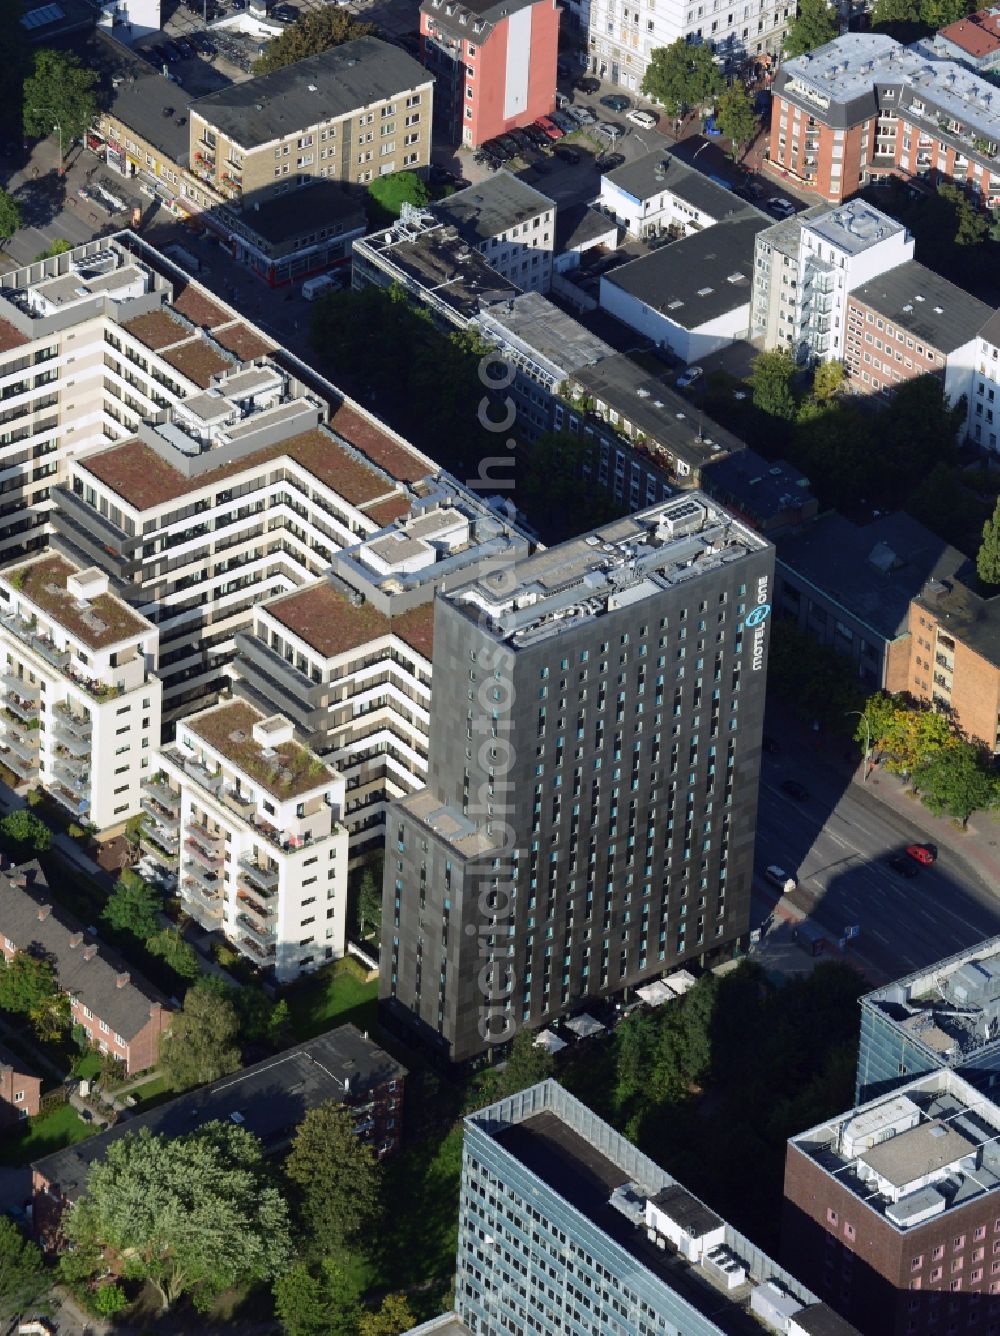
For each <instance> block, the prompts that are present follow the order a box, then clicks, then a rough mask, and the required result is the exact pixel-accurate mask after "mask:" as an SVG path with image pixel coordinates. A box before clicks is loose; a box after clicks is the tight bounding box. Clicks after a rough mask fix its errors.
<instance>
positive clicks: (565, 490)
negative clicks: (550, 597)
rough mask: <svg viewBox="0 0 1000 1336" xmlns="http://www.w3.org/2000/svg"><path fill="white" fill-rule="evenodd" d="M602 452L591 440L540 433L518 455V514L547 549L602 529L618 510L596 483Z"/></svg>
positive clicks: (565, 433)
mask: <svg viewBox="0 0 1000 1336" xmlns="http://www.w3.org/2000/svg"><path fill="white" fill-rule="evenodd" d="M600 462H601V448H600V446H599V445H598V444H597V442H596V441H595V440H594V438H593V437H592V436H577V435H576V433H575V432H571V431H553V432H545V433H543V434H542V435H541V436H536V437H535V439H534V440H533V441H526V442H525V443H524V444H523V445H522V446H521V447H520V448H519V450H518V454H517V468H516V470H515V472H514V481H515V484H516V491H515V495H516V499H517V504H518V508H519V509H520V510H522V511H523V512H524V514H525V515H527V517H528V519H529V521H530V522H531V523H532V524H533V525H534V527H535V528H536V529H537V530H538V532H539V533H540V534H541V536H542V538H543V539H544V540H545V542H546V543H558V542H562V541H563V540H564V539H566V538H572V537H573V535H574V534H578V533H582V532H583V531H584V530H586V529H593V528H596V526H597V525H599V524H606V523H607V522H608V520H611V519H614V518H616V517H617V516H618V515H621V514H622V513H623V507H622V506H621V504H620V503H619V502H617V501H615V499H614V497H613V496H612V495H611V493H610V492H608V491H607V490H606V489H605V488H604V487H601V486H598V485H597V482H596V479H597V473H598V469H599V467H600Z"/></svg>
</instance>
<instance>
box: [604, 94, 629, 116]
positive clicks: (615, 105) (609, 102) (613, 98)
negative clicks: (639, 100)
mask: <svg viewBox="0 0 1000 1336" xmlns="http://www.w3.org/2000/svg"><path fill="white" fill-rule="evenodd" d="M631 105H632V102H631V99H630V98H627V97H623V96H622V94H621V93H609V94H608V96H607V97H602V98H601V106H602V107H607V108H608V110H609V111H614V112H619V113H620V112H623V111H628V109H629V107H631Z"/></svg>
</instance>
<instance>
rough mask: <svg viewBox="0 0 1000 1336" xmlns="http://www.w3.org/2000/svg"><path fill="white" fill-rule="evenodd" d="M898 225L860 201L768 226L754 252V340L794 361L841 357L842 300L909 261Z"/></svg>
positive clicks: (909, 241) (908, 243)
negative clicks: (784, 352) (783, 351)
mask: <svg viewBox="0 0 1000 1336" xmlns="http://www.w3.org/2000/svg"><path fill="white" fill-rule="evenodd" d="M913 245H914V243H913V237H912V236H911V234H910V233H909V232H907V230H906V228H905V227H904V226H903V225H902V223H898V222H897V221H896V220H895V218H890V217H889V215H888V214H885V213H882V212H881V210H879V209H876V208H874V207H873V206H872V205H871V204H868V203H866V202H865V201H864V200H862V199H853V200H848V201H847V203H845V204H839V205H837V206H836V207H835V208H832V209H831V208H823V207H822V206H819V207H814V208H812V209H810V210H808V211H807V212H806V213H804V214H799V215H798V217H796V218H788V219H786V220H784V221H783V222H780V223H775V224H774V225H773V226H772V227H768V228H766V229H765V230H764V231H763V232H761V233H760V234H759V236H758V237H757V243H756V250H755V253H754V277H753V306H752V317H751V330H750V332H751V337H754V338H759V339H762V340H763V343H764V347H765V348H790V349H792V351H793V352H794V353H795V355H796V357H797V359H798V360H799V361H809V360H818V361H823V362H828V361H843V360H844V356H845V348H846V338H847V334H846V331H847V298H848V294H849V293H850V292H852V291H853V290H854V289H855V288H857V287H860V286H861V285H862V284H863V283H867V282H868V281H869V280H870V279H873V278H876V277H878V275H880V274H884V273H886V272H887V271H888V270H890V269H894V268H895V267H896V266H897V265H900V264H905V262H906V261H907V260H910V259H912V258H913Z"/></svg>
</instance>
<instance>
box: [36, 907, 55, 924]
mask: <svg viewBox="0 0 1000 1336" xmlns="http://www.w3.org/2000/svg"><path fill="white" fill-rule="evenodd" d="M51 913H52V906H51V905H39V906H38V922H39V923H44V922H45V920H46V919H47V918H48V916H49V915H50V914H51Z"/></svg>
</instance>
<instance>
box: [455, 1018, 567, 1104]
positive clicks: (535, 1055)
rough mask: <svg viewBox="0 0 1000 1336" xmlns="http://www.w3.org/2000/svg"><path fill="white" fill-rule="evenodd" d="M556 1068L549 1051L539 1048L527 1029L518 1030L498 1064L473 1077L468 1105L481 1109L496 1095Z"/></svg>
mask: <svg viewBox="0 0 1000 1336" xmlns="http://www.w3.org/2000/svg"><path fill="white" fill-rule="evenodd" d="M554 1071H555V1061H554V1060H553V1058H552V1055H551V1054H550V1053H547V1052H546V1051H545V1049H543V1048H539V1047H538V1046H537V1045H536V1043H535V1036H534V1035H533V1034H532V1032H531V1031H530V1030H519V1031H518V1032H517V1034H516V1035H515V1036H514V1042H513V1043H512V1044H511V1046H510V1052H509V1053H508V1055H507V1059H506V1061H505V1062H504V1063H503V1065H502V1066H501V1067H487V1068H485V1069H484V1070H483V1071H482V1072H480V1073H479V1074H478V1076H477V1078H476V1082H475V1085H474V1087H473V1091H472V1094H471V1097H470V1105H469V1107H470V1108H474V1109H482V1108H485V1107H486V1105H487V1104H493V1103H494V1102H495V1101H496V1100H498V1099H505V1098H506V1097H507V1096H508V1095H516V1094H517V1092H518V1091H519V1090H526V1089H527V1088H528V1086H532V1085H536V1084H537V1083H538V1082H539V1081H544V1080H546V1078H547V1077H549V1076H551V1075H552V1073H553V1072H554Z"/></svg>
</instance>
